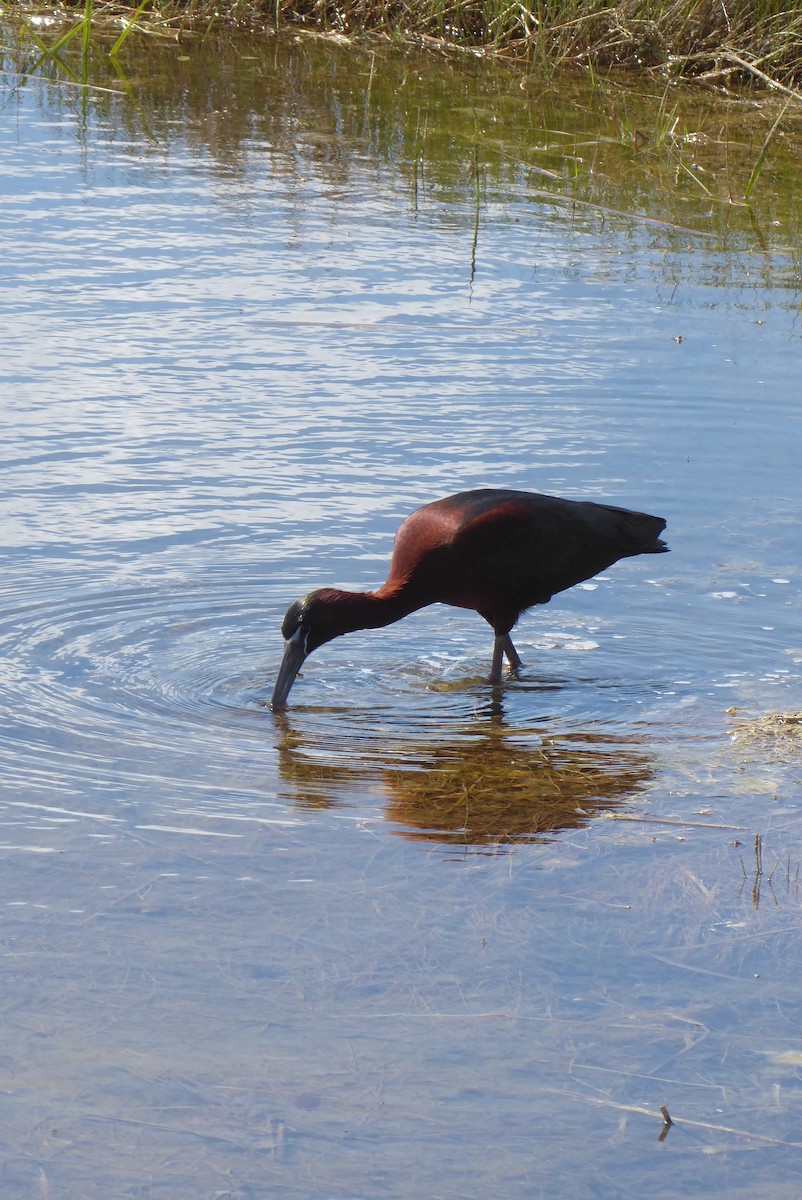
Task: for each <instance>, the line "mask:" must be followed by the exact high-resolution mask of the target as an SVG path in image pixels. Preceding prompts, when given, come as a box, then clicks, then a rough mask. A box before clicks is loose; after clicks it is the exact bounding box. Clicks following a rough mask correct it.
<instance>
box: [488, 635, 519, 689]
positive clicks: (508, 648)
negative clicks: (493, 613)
mask: <svg viewBox="0 0 802 1200" xmlns="http://www.w3.org/2000/svg"><path fill="white" fill-rule="evenodd" d="M505 655H506V656H507V661H508V662H509V664H510V668H511V669H512V670H513V671H517V670H518V668H519V667H521V666H523V663H522V662H521V658H520V655H519V654H518V651H517V650H516V649H515V647H514V646H513V644H512V638H511V637H510V635H509V634H508V633H503V634H500V633H497V634H496V636H495V638H494V639H493V661H492V663H491V664H490V682H491V683H501V668H502V667H503V665H504V656H505Z"/></svg>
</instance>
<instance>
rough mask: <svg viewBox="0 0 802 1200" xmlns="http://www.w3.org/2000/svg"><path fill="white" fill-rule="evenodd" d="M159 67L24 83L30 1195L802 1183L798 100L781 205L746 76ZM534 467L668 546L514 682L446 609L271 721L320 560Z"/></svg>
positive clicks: (19, 548) (266, 56) (14, 1139)
mask: <svg viewBox="0 0 802 1200" xmlns="http://www.w3.org/2000/svg"><path fill="white" fill-rule="evenodd" d="M5 40H6V44H7V45H8V44H10V43H11V41H12V35H11V33H10V32H9V31H7V36H6V39H5ZM138 55H141V57H138ZM7 59H8V60H7V64H6V65H7V66H8V67H9V69H12V68H13V69H14V70H18V71H21V70H26V69H27V68H28V67H30V66H31V62H30V61H29V59H28V58H26V54H25V52H24V50H21V49H20V48H19V47H17V48H14V49H12V50H11V51H9V53H8V56H7ZM124 65H125V70H126V72H127V75H126V79H127V83H128V86H129V88H130V95H126V94H125V93H124V91H123V94H122V95H120V96H109V95H108V94H106V93H100V92H90V93H89V94H88V95H87V94H85V93H81V92H80V91H79V90H76V89H74V88H73V89H71V88H69V87H67V86H65V85H63V84H59V83H57V82H56V81H55V80H51V81H50V82H48V81H45V80H42V79H25V80H23V79H21V78H20V77H18V76H6V77H5V91H4V94H3V110H2V118H3V119H2V121H0V178H2V180H3V188H4V192H5V196H4V200H3V204H2V206H0V228H2V239H3V246H4V251H3V263H2V267H0V273H1V274H2V285H3V286H2V289H0V308H1V309H2V328H3V329H4V331H5V332H4V335H3V341H4V347H3V354H2V359H1V360H0V377H2V385H3V386H2V394H3V422H4V434H3V450H2V458H3V480H4V488H3V494H2V501H1V503H2V508H1V509H0V528H2V542H3V547H2V559H3V572H2V580H1V581H0V641H1V642H2V650H3V669H2V675H1V676H0V704H1V705H2V713H3V719H2V729H0V819H1V820H2V828H0V846H2V852H3V858H4V878H5V885H6V886H5V895H6V900H5V911H4V917H3V950H4V965H5V968H6V970H5V989H4V996H5V1026H6V1045H5V1049H4V1052H3V1057H2V1064H3V1067H4V1077H5V1084H4V1088H3V1094H4V1096H5V1098H6V1101H7V1103H6V1104H5V1105H4V1122H3V1128H4V1133H3V1135H2V1138H3V1141H4V1143H5V1145H4V1152H3V1156H2V1158H3V1162H4V1167H3V1179H4V1185H5V1192H6V1193H7V1194H8V1195H9V1196H14V1195H20V1196H21V1195H26V1196H27V1195H31V1194H34V1195H36V1194H42V1195H45V1194H49V1192H53V1193H54V1192H55V1191H56V1190H59V1191H62V1192H70V1191H76V1190H80V1194H81V1195H82V1196H84V1197H92V1196H95V1195H97V1196H104V1197H106V1196H109V1195H116V1196H154V1197H155V1196H161V1195H164V1196H165V1197H167V1196H169V1197H170V1198H171V1200H173V1198H176V1197H182V1196H184V1195H186V1196H193V1197H195V1196H197V1195H199V1194H207V1193H208V1194H210V1195H217V1194H221V1193H226V1194H229V1195H232V1196H241V1197H250V1196H262V1195H265V1194H266V1193H269V1194H276V1195H282V1196H297V1197H304V1198H306V1197H324V1196H325V1197H330V1196H338V1197H340V1196H343V1197H346V1196H348V1197H354V1196H365V1197H374V1196H375V1197H378V1196H389V1197H393V1196H398V1197H409V1196H424V1195H425V1196H443V1197H449V1198H450V1197H484V1196H487V1195H491V1194H498V1193H501V1192H503V1193H504V1194H505V1195H508V1196H510V1197H521V1198H528V1197H534V1196H555V1195H562V1194H568V1192H569V1191H570V1194H571V1195H572V1196H576V1197H578V1198H580V1200H582V1198H584V1197H591V1196H592V1197H618V1196H621V1195H633V1196H635V1195H638V1196H640V1195H642V1194H643V1193H644V1192H645V1191H646V1190H647V1189H648V1192H649V1194H650V1195H657V1196H666V1197H670V1196H674V1195H677V1194H679V1193H680V1192H681V1193H682V1194H683V1195H689V1196H693V1195H699V1196H701V1195H704V1196H706V1197H709V1196H718V1195H725V1194H726V1195H727V1196H731V1195H738V1194H741V1193H742V1194H748V1195H754V1194H756V1193H759V1194H760V1195H762V1196H770V1197H785V1196H791V1195H794V1196H795V1195H796V1193H797V1190H798V1182H797V1181H798V1172H799V1163H800V1158H799V1156H800V1150H802V1140H801V1139H800V1138H799V1135H798V1132H797V1127H796V1119H795V1112H796V1106H797V1101H798V1098H799V1089H800V1075H799V1068H800V1063H802V1058H800V1051H799V1048H798V1021H797V1019H796V1011H797V1000H796V997H797V993H798V987H799V966H800V963H799V944H798V936H797V934H798V923H799V908H800V897H799V892H798V870H799V857H800V856H799V839H798V835H797V829H798V819H797V808H798V799H799V784H800V765H799V764H800V758H799V753H800V752H799V739H798V737H796V736H795V728H796V727H795V726H793V725H790V724H786V725H783V724H782V723H781V722H777V721H772V719H771V714H775V713H786V714H787V713H794V712H797V711H799V710H800V709H802V686H801V685H800V662H801V661H802V638H801V637H800V632H799V626H800V620H799V618H800V606H801V602H800V586H799V584H800V570H799V545H800V539H799V523H798V521H799V506H798V495H799V483H798V458H799V446H800V436H799V435H800V387H799V354H800V341H799V319H798V313H799V269H798V258H797V257H796V255H795V251H794V250H793V247H794V246H798V244H799V240H798V231H799V199H798V188H797V187H796V185H795V183H794V180H795V174H794V171H795V166H794V164H795V163H796V162H797V161H798V157H797V155H798V145H797V141H798V137H799V130H798V127H797V126H795V125H794V124H793V123H792V120H791V118H790V116H789V118H788V123H787V125H786V126H785V127H784V137H785V140H784V142H783V143H782V144H781V145H778V148H777V152H776V155H774V156H770V158H769V160H768V162H767V166H766V168H765V174H763V175H762V176H761V179H760V181H759V185H758V188H757V190H756V193H755V196H754V198H753V202H752V205H751V206H750V207H746V206H743V205H739V204H730V203H729V202H728V189H729V190H732V188H733V187H734V186H735V184H736V183H737V182H738V181H740V183H741V184H742V183H743V181H744V180H745V179H747V178H748V176H749V172H750V170H751V167H752V165H753V164H754V161H755V158H756V155H757V151H758V150H759V148H760V145H761V144H762V141H763V139H764V138H765V135H766V132H767V130H768V128H770V126H771V122H772V121H773V119H774V115H775V114H774V112H771V113H766V112H762V111H759V110H757V109H753V108H752V107H751V106H750V105H749V104H747V103H746V102H744V103H743V104H742V105H741V106H738V105H736V104H734V103H732V102H726V103H725V102H724V101H715V100H713V99H711V98H709V97H707V96H704V95H700V94H698V93H691V94H689V95H683V96H679V95H678V96H677V97H676V98H675V99H676V103H677V105H678V118H679V119H680V120H681V121H682V125H681V129H682V130H684V131H685V133H684V134H683V139H684V140H683V141H682V142H681V143H680V142H679V141H678V140H675V141H674V142H672V143H671V145H670V146H662V145H660V144H654V140H653V144H652V146H651V148H650V149H649V150H648V151H647V152H645V153H644V152H643V151H642V150H636V149H635V148H634V143H633V141H632V139H631V137H630V132H631V130H632V129H634V128H639V127H640V125H641V124H644V123H647V122H648V121H649V119H651V118H653V115H654V110H655V109H656V108H657V107H658V106H659V104H660V103H661V100H660V89H655V95H654V96H651V97H650V96H649V95H643V94H639V93H642V92H643V91H644V90H646V91H648V89H644V88H643V86H642V85H639V87H638V88H634V87H629V88H614V87H610V88H607V87H606V86H605V87H602V85H601V84H599V85H598V87H597V90H596V91H595V92H588V90H587V88H586V86H585V85H584V84H583V83H581V81H577V80H568V81H566V84H565V87H564V89H563V91H562V92H561V93H558V92H557V89H556V88H555V87H554V86H551V87H544V88H543V89H542V94H538V89H536V88H535V87H534V86H533V84H532V81H529V83H528V86H527V88H526V89H522V88H521V87H520V86H519V79H518V77H516V76H513V75H509V74H506V73H504V72H503V71H497V70H495V69H493V68H492V67H490V66H488V64H476V63H468V64H454V63H449V62H440V60H439V59H433V58H432V57H421V56H419V55H416V54H413V53H409V54H406V53H401V52H397V53H393V54H390V53H389V52H387V53H383V54H382V55H376V56H374V57H373V58H371V55H370V53H369V52H366V51H364V50H354V49H348V48H343V47H337V46H336V45H330V44H328V43H326V42H319V41H317V40H313V41H311V40H307V41H304V42H301V43H296V42H293V41H288V42H286V43H284V42H280V43H278V44H275V43H273V42H270V43H268V44H267V46H266V48H259V47H257V49H256V50H254V47H253V46H252V45H251V44H248V45H245V46H244V45H243V44H242V43H237V42H235V41H231V42H225V43H219V44H210V43H209V42H208V41H207V42H205V43H204V42H198V43H189V44H183V45H178V46H176V45H173V44H170V45H163V46H157V47H155V48H154V47H152V46H148V47H147V48H146V52H145V51H143V50H142V49H141V48H140V49H137V48H136V46H135V44H134V43H131V45H130V47H129V57H128V58H127V59H126V61H125V64H124ZM93 69H94V70H95V72H96V78H97V81H98V82H99V83H103V84H104V85H106V86H109V87H112V88H117V89H118V90H121V91H122V88H121V85H120V84H119V83H118V82H115V77H114V76H113V75H111V73H110V74H109V77H108V78H106V77H105V76H104V75H103V64H102V59H101V58H100V56H99V54H98V55H97V56H96V59H95V60H94V68H93ZM598 89H601V90H598ZM672 102H673V101H672ZM650 114H651V117H650ZM692 135H694V136H695V137H696V140H694V139H693V137H692ZM697 135H698V136H697ZM566 145H567V147H568V148H567V149H566ZM690 147H692V148H693V153H694V159H693V161H691V159H690V158H689V157H688V156H689V155H690V149H689V148H690ZM725 151H726V153H725ZM683 156H685V157H683ZM678 158H679V159H681V160H682V162H684V163H685V167H689V168H691V169H692V170H693V171H694V172H695V173H696V174H697V175H698V176H699V178H703V179H704V180H705V181H706V187H707V189H708V193H709V195H707V194H706V193H705V192H704V191H703V190H702V189H701V188H700V187H699V186H697V184H696V183H694V182H693V181H690V182H689V180H688V171H687V170H686V169H685V167H680V166H678V165H677V161H678ZM697 159H698V161H697ZM533 164H534V165H533ZM535 168H537V169H535ZM543 170H548V171H550V172H552V173H553V174H556V175H557V176H558V178H557V179H556V180H555V179H553V178H552V177H551V175H549V176H544V175H542V174H541V173H539V172H541V171H543ZM477 173H478V188H477ZM548 189H551V193H550V195H547V196H544V195H543V192H544V190H545V191H548ZM711 197H712V198H711ZM477 199H478V206H477ZM611 209H615V210H618V211H619V212H621V213H625V214H629V215H623V216H615V215H611V213H610V211H609V210H611ZM646 217H648V218H649V219H650V221H651V222H656V223H649V222H647V221H645V220H643V219H642V218H646ZM689 231H693V232H689ZM488 485H499V486H513V487H523V488H530V489H532V490H540V491H546V492H556V493H560V494H565V495H569V496H585V497H588V498H604V499H608V500H610V501H612V502H614V503H619V504H624V505H628V506H631V507H638V508H643V509H646V510H648V511H653V512H657V513H660V514H662V515H663V516H665V517H666V518H667V520H668V523H669V524H668V530H667V535H666V536H667V539H668V541H669V544H670V545H671V550H672V552H671V555H670V556H661V557H659V558H658V557H655V558H642V559H639V560H630V561H626V562H623V563H621V564H618V565H617V566H615V567H613V568H611V569H610V570H609V571H608V572H606V573H605V574H604V575H603V577H601V578H599V579H597V580H594V581H592V582H591V583H589V584H587V585H585V586H583V587H581V588H577V589H574V590H573V591H571V592H570V593H568V594H564V595H562V596H559V597H557V598H556V599H555V600H554V601H553V602H552V603H551V604H550V605H549V606H548V607H546V608H543V609H541V610H537V611H534V612H532V613H530V614H529V615H528V616H527V617H525V618H524V620H523V621H522V622H521V625H520V627H519V631H518V635H517V637H516V645H517V646H518V648H519V650H520V652H521V655H522V657H523V659H524V662H525V669H524V670H523V672H522V675H521V678H520V679H519V680H516V681H510V682H509V683H508V684H506V685H505V687H504V689H503V693H502V695H501V697H499V696H494V695H493V694H492V693H491V692H490V690H489V689H488V687H487V685H486V683H485V682H484V677H485V675H486V672H487V669H488V665H489V655H490V641H491V639H490V636H489V630H487V629H486V627H484V626H483V622H481V620H479V618H477V617H476V616H475V615H471V614H467V613H462V612H459V611H457V610H452V609H445V608H433V609H429V610H426V611H424V612H421V613H418V614H416V615H414V616H412V617H410V618H408V619H407V620H405V621H404V622H402V623H401V624H399V625H398V626H395V627H392V628H390V629H388V630H385V631H381V632H378V633H377V632H372V633H364V634H355V635H352V636H350V637H348V638H345V639H342V640H341V641H340V642H335V643H333V644H330V645H329V646H326V647H324V648H323V649H321V650H320V651H319V652H318V653H316V654H315V655H314V656H313V657H312V658H310V660H309V662H308V664H307V665H306V668H305V670H304V672H303V676H302V677H301V678H300V679H299V680H298V682H297V683H296V685H295V687H294V688H293V691H292V693H291V696H290V707H289V709H288V711H287V713H286V715H283V716H282V717H279V718H276V717H274V716H272V715H271V714H270V712H269V709H268V707H267V701H268V699H269V695H270V690H271V688H272V683H273V679H274V676H275V671H276V667H277V664H278V661H279V658H280V654H281V649H282V647H281V638H280V632H279V626H280V621H281V616H282V614H283V611H284V609H285V608H286V606H287V604H288V603H289V601H290V600H292V599H293V598H294V597H295V596H296V595H299V594H302V593H303V592H305V591H307V590H308V589H309V588H310V587H313V586H316V585H321V584H324V583H333V584H337V585H340V586H346V587H348V586H351V587H356V588H365V587H370V586H374V585H375V584H377V583H379V582H381V580H382V579H383V578H384V572H385V568H386V562H387V558H388V556H389V552H390V547H391V544H392V535H393V532H394V530H395V528H396V526H397V524H398V522H399V521H400V519H401V518H402V517H403V516H404V515H405V514H406V513H407V512H409V511H411V510H412V509H413V508H415V507H416V506H417V505H418V504H420V503H423V502H425V501H427V500H430V499H433V498H435V497H437V496H439V495H443V494H447V493H449V492H452V491H455V490H460V489H463V488H467V487H473V486H488ZM761 721H762V722H763V723H762V724H761V723H760V722H761ZM755 722H757V724H756V723H755ZM756 835H758V836H759V839H760V840H759V842H758V843H755V837H756ZM761 854H762V858H761V857H760V855H761ZM661 1104H664V1105H666V1106H667V1108H668V1110H669V1111H670V1113H671V1115H672V1117H673V1118H674V1119H675V1121H676V1124H675V1125H674V1126H673V1127H672V1128H671V1130H670V1131H669V1133H668V1136H667V1137H666V1138H665V1140H664V1141H663V1142H662V1143H659V1142H658V1141H657V1138H658V1135H659V1134H660V1132H661V1126H662V1118H661V1117H660V1114H659V1106H660V1105H661Z"/></svg>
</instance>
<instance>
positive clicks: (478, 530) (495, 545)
mask: <svg viewBox="0 0 802 1200" xmlns="http://www.w3.org/2000/svg"><path fill="white" fill-rule="evenodd" d="M664 528H665V521H664V520H663V519H662V518H661V517H653V516H649V515H648V514H647V513H639V512H632V511H630V510H629V509H624V508H616V507H613V506H611V505H606V504H596V503H592V502H590V501H576V500H561V499H559V498H557V497H555V496H543V495H539V494H537V493H534V492H516V491H507V490H499V489H489V488H488V489H482V490H478V491H472V492H461V493H459V494H458V495H456V496H448V497H447V498H446V499H444V500H436V501H434V502H433V503H432V504H426V505H424V507H423V508H419V509H418V510H417V511H416V512H414V513H412V514H411V516H409V517H407V519H406V520H405V521H404V522H403V523H402V525H401V526H400V528H399V530H398V533H397V534H396V538H395V544H394V546H393V554H392V559H391V561H390V569H389V572H388V575H387V579H386V581H385V583H384V584H382V586H381V587H380V588H378V589H377V590H376V591H375V592H344V591H340V590H338V589H335V588H321V589H318V590H317V591H315V592H310V593H309V595H308V596H305V597H304V598H303V599H302V600H297V601H296V602H295V603H294V604H293V605H291V606H290V608H289V609H288V610H287V614H286V616H285V618H284V623H283V625H282V632H283V634H284V637H285V638H286V639H287V647H286V650H285V657H284V661H283V662H282V666H281V669H280V671H279V676H278V679H277V680H276V686H275V688H274V691H273V702H272V703H273V707H274V708H276V709H278V708H281V707H283V705H284V702H285V700H286V697H287V695H288V693H289V690H290V687H291V686H292V682H293V680H294V678H295V675H296V674H297V671H298V669H299V667H300V665H301V663H302V662H303V660H304V658H305V657H306V656H307V655H308V654H310V653H311V652H312V651H313V650H315V649H317V647H318V646H322V645H323V644H324V643H325V642H328V641H331V639H332V638H335V637H339V636H341V635H342V634H344V633H350V632H353V631H354V630H356V629H375V628H379V627H381V626H384V625H390V624H392V623H393V622H394V621H399V620H400V619H401V618H402V617H405V616H407V614H408V613H411V612H414V611H415V610H416V609H419V608H425V607H426V606H427V605H429V604H436V603H441V604H450V605H454V606H456V607H458V608H467V609H474V610H475V611H476V612H478V613H480V614H481V616H483V617H484V619H485V620H486V621H487V622H488V623H489V624H490V625H491V626H492V628H493V632H494V634H495V645H494V654H493V666H492V670H491V679H492V680H493V681H494V682H497V681H498V680H499V679H500V675H501V661H502V655H504V654H506V656H507V658H508V659H509V661H510V662H511V664H512V665H513V666H518V665H519V664H520V659H519V658H518V655H517V653H516V651H515V648H514V646H513V645H512V642H511V640H510V638H509V632H510V630H511V629H512V628H513V626H514V625H515V623H516V621H517V620H518V618H519V616H520V615H521V613H522V612H523V611H524V610H525V609H527V608H531V607H532V605H535V604H546V603H547V602H548V601H549V600H550V599H551V597H552V596H553V595H555V594H556V593H557V592H561V591H565V589H566V588H569V587H573V586H574V584H577V583H581V582H582V581H583V580H585V579H590V578H591V576H593V575H597V574H598V573H599V571H603V570H604V569H605V568H606V567H609V566H611V565H612V563H614V562H617V561H618V559H620V558H627V557H630V556H632V555H636V554H659V553H662V552H663V551H665V550H667V549H668V547H667V546H666V545H665V544H664V543H663V542H662V541H660V540H659V534H660V533H662V531H663V529H664Z"/></svg>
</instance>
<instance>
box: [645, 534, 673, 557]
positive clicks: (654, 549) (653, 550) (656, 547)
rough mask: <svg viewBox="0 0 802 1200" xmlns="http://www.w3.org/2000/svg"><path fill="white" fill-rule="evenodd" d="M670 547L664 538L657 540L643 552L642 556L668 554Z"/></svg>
mask: <svg viewBox="0 0 802 1200" xmlns="http://www.w3.org/2000/svg"><path fill="white" fill-rule="evenodd" d="M670 549H671V547H670V546H667V545H666V544H665V542H664V541H663V539H662V538H655V539H654V542H653V543H652V545H651V546H646V547H645V549H643V550H641V554H668V552H669V550H670Z"/></svg>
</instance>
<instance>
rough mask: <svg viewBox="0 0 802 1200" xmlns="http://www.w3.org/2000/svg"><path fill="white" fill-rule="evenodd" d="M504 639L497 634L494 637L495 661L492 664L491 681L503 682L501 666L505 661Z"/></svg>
mask: <svg viewBox="0 0 802 1200" xmlns="http://www.w3.org/2000/svg"><path fill="white" fill-rule="evenodd" d="M504 641H505V639H504V638H503V637H499V635H498V634H496V636H495V638H494V639H493V661H492V663H491V664H490V682H491V683H493V684H495V683H501V666H502V663H503V662H504Z"/></svg>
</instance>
